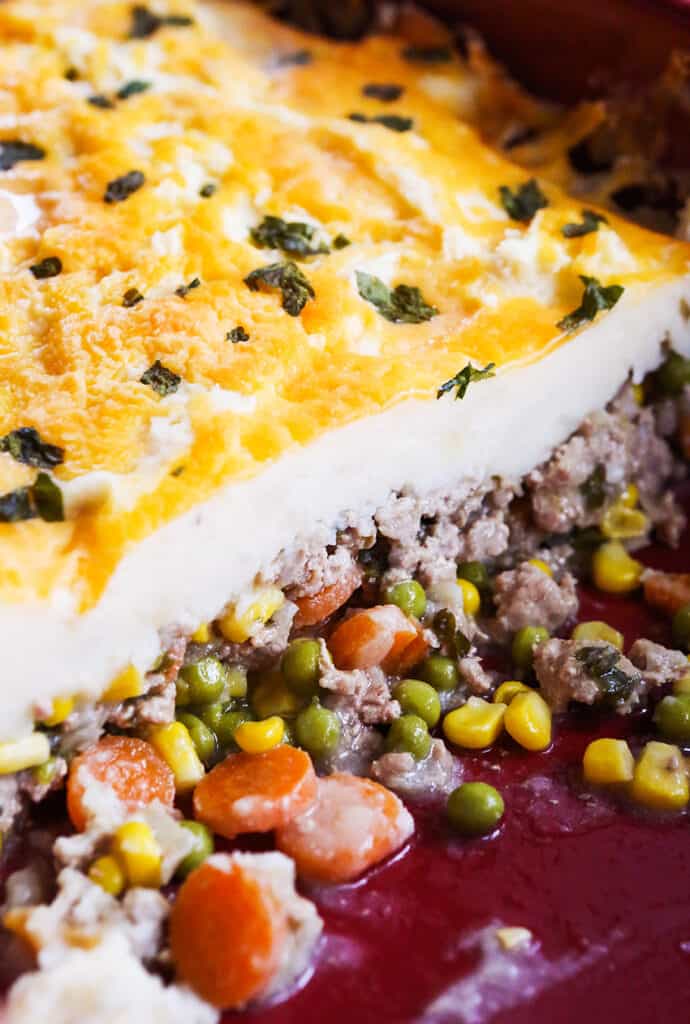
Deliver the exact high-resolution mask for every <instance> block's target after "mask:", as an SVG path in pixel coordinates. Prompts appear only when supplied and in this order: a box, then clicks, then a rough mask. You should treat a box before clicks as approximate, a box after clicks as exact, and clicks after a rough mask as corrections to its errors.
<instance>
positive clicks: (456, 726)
mask: <svg viewBox="0 0 690 1024" xmlns="http://www.w3.org/2000/svg"><path fill="white" fill-rule="evenodd" d="M505 713H506V705H505V704H498V703H497V704H490V703H489V701H488V700H483V699H482V698H481V697H470V698H469V700H468V701H467V703H466V704H463V705H462V707H460V708H455V710H454V711H449V712H448V714H447V715H446V717H445V718H444V719H443V732H444V733H445V735H446V738H447V739H449V740H450V742H451V743H454V744H455V745H456V746H458V747H467V749H468V750H482V749H483V748H484V747H490V746H491V744H492V743H495V742H496V740H497V739H498V737H499V736H500V735H501V731H502V729H503V717H504V715H505Z"/></svg>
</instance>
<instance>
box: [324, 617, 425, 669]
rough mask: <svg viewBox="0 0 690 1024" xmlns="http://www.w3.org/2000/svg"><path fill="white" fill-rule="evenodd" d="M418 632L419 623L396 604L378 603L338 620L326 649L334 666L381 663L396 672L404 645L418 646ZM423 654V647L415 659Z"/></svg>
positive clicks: (352, 666)
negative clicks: (341, 620) (339, 621)
mask: <svg viewBox="0 0 690 1024" xmlns="http://www.w3.org/2000/svg"><path fill="white" fill-rule="evenodd" d="M420 632H421V630H420V627H419V624H418V623H417V622H416V621H415V620H413V619H409V618H408V617H407V615H405V614H404V612H402V611H401V610H400V609H399V608H398V607H397V605H394V604H380V605H376V606H375V607H374V608H366V609H364V610H363V611H358V612H355V614H354V615H352V616H350V618H349V619H345V620H344V621H343V622H341V623H340V625H338V626H337V627H336V629H335V630H334V631H333V633H331V635H330V637H329V639H328V649H329V651H330V652H331V656H332V658H333V661H334V662H335V665H336V667H337V668H341V669H346V670H350V669H355V668H373V667H374V666H375V665H382V666H383V668H384V669H385V670H386V671H388V672H395V671H396V670H397V666H398V664H399V663H400V662H401V661H402V660H403V657H404V653H405V651H406V650H407V648H408V647H409V646H410V645H411V644H415V646H416V647H418V645H419V641H418V637H419V635H420ZM425 649H426V648H424V650H425ZM423 655H424V651H422V653H421V655H419V656H416V658H415V662H416V661H420V660H421V657H423ZM415 662H413V664H414V663H415Z"/></svg>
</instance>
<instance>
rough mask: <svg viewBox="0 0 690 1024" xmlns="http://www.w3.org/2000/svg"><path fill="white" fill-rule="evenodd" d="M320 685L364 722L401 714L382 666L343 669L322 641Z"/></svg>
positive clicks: (387, 720) (391, 719)
mask: <svg viewBox="0 0 690 1024" xmlns="http://www.w3.org/2000/svg"><path fill="white" fill-rule="evenodd" d="M319 667H320V670H321V675H320V678H319V686H320V687H321V688H322V689H323V690H329V691H330V692H331V693H333V694H335V695H337V696H338V697H339V707H340V708H344V707H348V708H349V709H350V710H351V711H353V712H354V713H355V714H356V715H357V716H358V717H359V718H360V719H361V720H362V722H364V723H365V725H377V724H379V723H381V722H392V721H393V719H394V718H397V717H398V715H399V714H400V705H399V704H398V702H397V700H393V698H392V697H391V691H390V683H389V681H388V677H387V676H386V673H385V672H384V671H383V669H380V668H368V669H359V668H356V669H353V670H352V671H350V672H345V671H342V670H341V669H338V668H336V667H335V665H334V664H333V661H332V659H331V656H330V654H329V653H328V650H327V648H326V645H325V644H324V643H323V641H321V658H320V662H319Z"/></svg>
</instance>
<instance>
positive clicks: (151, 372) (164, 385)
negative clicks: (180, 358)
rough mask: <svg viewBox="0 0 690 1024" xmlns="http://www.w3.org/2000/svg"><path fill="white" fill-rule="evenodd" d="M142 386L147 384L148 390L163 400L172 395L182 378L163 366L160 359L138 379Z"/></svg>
mask: <svg viewBox="0 0 690 1024" xmlns="http://www.w3.org/2000/svg"><path fill="white" fill-rule="evenodd" d="M140 380H141V383H142V384H148V386H149V387H150V388H153V390H154V391H155V392H156V393H157V394H159V395H161V397H163V398H165V396H166V395H172V394H173V393H174V392H175V391H177V389H178V388H179V386H180V384H181V383H182V378H181V377H180V376H179V374H177V373H173V371H172V370H169V369H168V368H167V366H163V364H162V363H161V361H160V359H156V361H155V363H154V364H153V366H149V368H148V370H147V371H146V373H144V374H142V376H141V377H140Z"/></svg>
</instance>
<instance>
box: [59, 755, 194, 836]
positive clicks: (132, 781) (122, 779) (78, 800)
mask: <svg viewBox="0 0 690 1024" xmlns="http://www.w3.org/2000/svg"><path fill="white" fill-rule="evenodd" d="M93 783H100V784H101V785H104V786H107V787H108V788H109V789H110V790H112V792H113V793H114V794H115V796H116V797H117V798H118V799H119V800H121V801H122V803H123V804H124V806H125V807H126V808H127V810H128V811H135V810H136V809H137V808H139V807H143V806H145V805H146V804H150V803H153V801H154V800H160V802H161V803H162V804H166V805H167V806H168V807H172V805H173V803H174V800H175V776H174V775H173V773H172V771H171V770H170V768H169V767H168V765H167V764H166V763H165V761H164V760H163V758H162V757H159V756H158V754H157V753H156V751H155V750H154V749H153V747H152V746H151V744H150V743H147V742H146V741H145V740H139V739H136V737H134V736H104V737H103V738H102V739H101V740H99V741H98V743H95V744H94V745H93V746H92V747H88V748H87V749H86V750H85V751H83V753H81V754H78V755H77V757H75V758H74V760H73V761H72V763H71V764H70V769H69V775H68V776H67V811H68V813H69V816H70V820H71V822H72V824H73V825H74V827H75V828H76V829H77V830H78V831H79V832H83V831H84V829H85V828H86V827H87V825H88V823H89V810H88V804H87V800H86V794H87V790H88V789H89V787H90V786H93Z"/></svg>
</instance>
